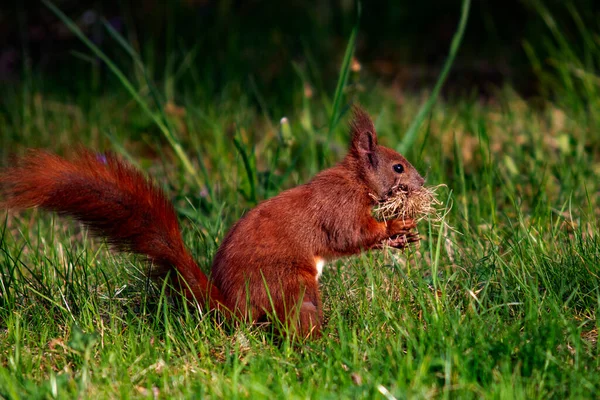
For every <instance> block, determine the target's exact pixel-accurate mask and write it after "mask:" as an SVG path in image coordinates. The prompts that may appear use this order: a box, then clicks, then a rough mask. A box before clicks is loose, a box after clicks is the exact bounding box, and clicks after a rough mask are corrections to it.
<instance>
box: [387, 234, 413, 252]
mask: <svg viewBox="0 0 600 400" xmlns="http://www.w3.org/2000/svg"><path fill="white" fill-rule="evenodd" d="M420 240H421V236H419V232H410V233H407V234H399V235H396V236H392V237H390V238H388V239H385V240H384V241H383V244H384V245H385V246H389V247H393V248H396V249H400V250H402V249H405V248H407V247H408V245H409V244H411V243H418V242H419V241H420Z"/></svg>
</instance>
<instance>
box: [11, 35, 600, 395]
mask: <svg viewBox="0 0 600 400" xmlns="http://www.w3.org/2000/svg"><path fill="white" fill-rule="evenodd" d="M563 56H564V57H563ZM577 60H578V59H577V55H576V54H574V53H572V52H565V50H564V48H563V47H560V46H559V47H557V48H556V49H555V57H554V59H553V64H551V65H552V66H553V67H547V66H545V65H544V64H543V63H542V64H540V66H539V67H540V68H542V69H543V72H544V74H546V75H544V76H545V77H547V78H548V79H545V80H544V82H545V83H544V84H545V85H546V86H545V88H546V90H547V91H548V92H546V93H547V98H545V99H543V102H542V103H543V104H542V105H543V107H540V106H539V105H540V101H536V102H535V103H528V102H526V101H524V100H522V99H520V98H519V97H518V96H517V95H516V94H515V92H514V91H513V90H511V89H510V88H509V87H507V88H504V89H502V90H498V92H497V94H496V96H495V101H494V102H489V103H484V102H481V101H479V100H477V99H472V98H468V97H467V98H459V99H447V100H444V101H440V102H438V104H437V105H436V106H435V107H434V108H433V110H432V112H431V115H430V117H429V119H428V120H426V121H425V125H424V126H422V127H421V128H420V130H419V135H417V136H416V139H415V142H414V144H413V145H412V146H411V147H410V149H409V151H408V152H407V153H406V154H405V155H406V156H407V158H408V159H409V160H410V161H411V162H412V163H413V164H414V165H415V166H416V167H417V168H418V169H419V170H420V171H421V172H422V173H423V174H424V175H426V176H427V182H428V183H429V184H438V183H445V184H447V185H448V188H449V190H448V191H447V192H446V193H444V194H443V196H444V197H443V198H444V200H446V199H448V202H449V203H451V204H452V208H451V209H450V210H449V212H448V215H447V221H448V223H449V224H450V225H451V226H453V227H454V228H455V231H451V230H441V231H440V229H439V228H437V227H430V226H428V224H427V223H426V222H423V223H421V226H420V232H421V233H422V235H423V236H424V237H425V240H423V241H422V243H421V246H420V248H418V249H412V250H411V251H409V252H407V253H400V252H388V253H367V254H363V255H361V256H360V257H353V258H348V259H342V260H339V261H337V262H334V263H331V264H330V265H329V266H328V267H327V268H326V270H325V273H324V275H323V277H322V279H321V287H322V291H323V297H324V308H325V316H326V321H325V326H324V335H323V338H322V339H319V340H317V341H314V342H307V343H294V342H291V343H290V342H288V341H286V340H283V341H281V340H278V339H277V338H274V337H273V336H271V335H270V334H269V332H267V331H265V330H264V329H260V328H257V327H250V326H241V327H239V328H237V329H232V328H230V327H227V326H224V325H221V324H220V323H219V321H217V320H215V319H214V318H213V317H212V316H211V315H202V314H201V313H199V312H198V311H197V310H194V309H191V308H189V309H186V308H182V307H178V306H176V305H175V304H174V302H173V300H172V299H170V298H168V297H165V296H164V294H162V289H163V288H161V287H156V286H154V285H152V284H150V283H149V282H147V280H146V279H145V278H144V269H145V267H144V265H143V263H141V262H140V260H138V259H137V258H135V257H130V256H124V255H114V254H113V253H111V252H109V251H108V250H107V246H106V245H105V244H104V243H103V242H102V241H99V240H94V239H92V238H90V237H89V236H88V234H87V231H86V230H85V229H82V228H81V227H80V226H78V225H77V224H76V223H73V222H72V221H69V220H65V219H61V218H58V217H56V216H52V215H50V214H45V213H41V212H39V211H27V212H23V213H18V214H17V213H10V214H7V215H6V216H5V214H4V213H3V214H1V216H2V218H3V221H5V222H4V223H3V224H1V225H0V228H1V230H0V238H1V240H0V397H6V398H80V397H83V398H120V397H125V398H127V397H132V398H153V397H158V398H171V397H175V398H181V397H200V396H204V397H214V398H238V397H244V398H249V397H250V398H340V397H343V398H363V397H366V398H431V397H434V398H456V397H458V398H480V397H485V398H510V399H512V398H528V399H529V398H540V399H546V398H565V397H571V398H592V397H594V396H597V395H598V390H600V357H599V356H600V344H599V343H598V340H597V338H598V329H599V328H600V322H599V321H598V317H597V310H598V308H599V306H600V268H599V265H600V237H599V234H598V223H597V219H598V216H599V213H600V208H599V203H598V199H597V198H598V196H597V193H598V191H599V190H600V181H599V180H598V178H597V176H598V173H599V172H600V153H599V152H598V151H599V149H600V146H599V145H600V137H598V135H597V133H596V131H595V130H594V128H595V127H596V126H597V121H598V120H599V119H598V117H600V112H599V111H598V110H597V109H594V108H591V107H589V106H590V104H597V101H598V99H599V98H600V97H597V91H596V90H592V88H594V86H593V82H595V80H594V78H595V79H596V80H597V79H598V77H597V76H592V75H593V68H592V67H590V64H589V63H583V62H582V63H581V65H585V66H587V67H589V68H587V69H586V74H585V82H584V83H582V82H580V83H578V84H573V85H572V86H569V82H572V81H573V80H572V78H573V77H570V76H569V75H568V74H567V73H566V72H565V71H572V69H569V68H568V65H576V66H577V65H580V64H578V63H577V62H576V61H577ZM119 62H120V65H119V67H120V68H122V70H127V66H128V64H127V61H125V60H119ZM561 65H562V67H561V68H557V67H556V66H561ZM290 68H292V66H291V65H290ZM553 68H556V69H557V71H555V70H554V69H553ZM577 71H579V70H577ZM297 72H298V79H297V81H294V82H290V83H289V87H288V88H287V90H288V91H289V92H290V93H291V95H290V97H292V98H293V99H294V106H293V108H282V107H281V106H280V105H278V104H276V103H267V102H264V101H260V93H258V92H257V91H253V90H252V89H251V88H246V87H240V86H236V85H232V86H229V87H225V88H224V89H223V90H222V91H221V93H220V95H219V96H215V98H211V99H206V98H205V97H204V96H203V95H202V93H203V88H204V86H203V85H204V83H203V81H202V80H196V79H195V78H194V70H193V68H191V67H190V68H189V69H188V70H185V71H183V72H182V73H181V75H178V82H179V83H178V84H177V85H175V86H174V87H171V88H169V89H168V90H167V89H166V88H165V89H164V91H160V90H159V89H156V88H149V87H148V86H147V85H150V83H149V82H148V81H146V80H144V79H140V80H138V81H135V82H137V83H136V84H139V87H136V88H135V90H136V91H137V93H139V99H135V100H132V97H131V95H130V94H128V93H126V92H125V91H124V90H118V89H110V90H106V91H105V92H104V93H102V94H98V93H97V92H95V91H87V90H85V89H82V91H81V92H77V93H61V92H57V91H55V90H47V89H46V88H45V86H44V85H45V82H44V80H43V77H36V76H31V77H30V78H29V81H28V82H27V84H26V85H23V86H20V87H4V88H3V91H2V93H3V94H4V96H3V97H4V98H3V113H1V114H0V131H1V132H2V139H1V140H2V142H1V143H2V145H1V146H0V148H1V149H2V150H1V153H0V156H1V159H2V163H3V164H7V163H9V155H10V154H19V153H22V152H23V151H24V149H25V148H26V147H44V148H48V149H52V150H54V151H57V152H59V153H62V154H68V152H69V151H71V150H72V147H73V145H74V144H76V143H82V144H84V145H87V146H89V147H92V148H94V149H98V150H106V149H113V150H114V151H117V152H120V153H121V154H122V155H123V156H124V157H127V158H130V159H131V160H132V161H134V162H135V163H136V164H137V165H138V166H139V167H140V168H142V169H143V170H144V171H146V172H147V173H148V174H149V175H151V176H152V177H154V178H155V179H156V180H157V181H158V182H159V183H160V184H161V185H163V186H164V187H165V189H166V190H167V192H168V193H169V196H170V197H171V198H172V199H173V201H174V203H175V204H176V208H177V211H178V212H179V214H180V217H181V221H182V227H183V231H184V238H185V241H186V243H187V244H188V246H189V247H190V249H191V251H192V253H193V254H194V256H195V257H196V259H197V260H198V262H199V264H200V265H201V267H202V268H203V269H204V270H205V271H208V269H209V268H210V261H211V259H212V256H213V255H214V253H215V251H216V248H217V246H218V244H219V241H220V240H221V238H223V236H224V234H225V232H226V230H227V228H228V227H229V226H230V225H231V224H232V223H233V222H234V221H235V220H236V219H237V218H239V217H240V216H241V215H242V214H243V213H244V211H246V210H247V209H249V208H251V207H252V206H254V205H255V204H256V202H257V201H261V200H263V199H266V198H268V197H271V196H273V195H275V194H277V193H278V192H280V191H281V190H283V189H284V188H288V187H292V186H294V185H296V184H298V183H301V182H305V181H306V180H307V179H309V178H310V176H312V175H313V174H315V173H316V172H317V171H318V170H319V169H321V168H322V167H324V166H329V165H332V164H333V163H334V162H335V161H336V160H339V159H340V158H341V157H342V156H343V154H344V152H345V148H346V145H347V139H348V138H347V131H346V124H345V120H347V118H348V116H347V115H346V116H343V117H342V122H341V123H339V124H337V126H336V127H335V131H336V134H335V135H330V132H329V130H330V127H332V119H331V114H330V112H329V111H330V110H328V109H327V107H325V106H324V104H332V103H333V102H332V101H331V100H330V99H329V98H328V96H329V95H330V93H326V92H325V91H323V92H318V91H317V89H316V88H313V89H314V90H313V93H312V95H309V93H308V92H307V91H306V90H305V89H306V85H311V83H312V82H311V80H310V78H308V76H309V74H305V73H304V71H303V70H302V67H301V66H297ZM553 73H554V74H555V75H552V74H553ZM132 75H133V73H132ZM351 75H352V76H350V77H349V78H348V82H349V86H348V87H347V88H346V96H347V98H354V99H356V100H358V101H360V103H362V104H363V105H364V106H365V107H366V108H367V110H368V111H369V112H370V113H371V114H372V115H373V117H374V119H375V121H376V127H377V130H378V133H379V136H380V141H381V142H382V143H383V144H385V145H387V146H389V147H396V146H398V145H399V144H400V143H401V141H402V138H403V132H405V131H406V130H407V128H408V127H409V125H410V124H411V121H412V119H413V116H414V115H416V114H417V112H418V110H419V108H420V106H421V104H423V102H424V100H423V99H422V98H420V97H416V96H406V98H405V99H404V102H403V103H402V104H400V103H399V102H398V99H397V96H396V94H395V93H394V92H393V91H392V90H390V89H389V88H387V87H386V86H385V85H383V84H380V83H378V82H377V81H376V80H375V79H374V78H373V77H370V76H369V75H368V74H365V73H362V74H356V73H352V74H351ZM551 76H554V79H550V78H549V77H551ZM169 78H172V76H166V77H164V78H163V80H164V81H165V82H167V81H169ZM128 79H129V78H128ZM131 79H132V82H133V81H134V80H133V78H131ZM85 84H86V83H85V82H84V83H82V87H84V88H85ZM91 84H92V83H91V82H90V85H91ZM157 87H158V86H157ZM165 87H166V85H165ZM364 88H369V89H368V90H365V89H364ZM315 91H317V92H315ZM167 92H168V93H167ZM565 93H570V94H571V95H570V96H563V94H565ZM553 94H559V95H560V97H557V100H554V101H553V100H551V99H552V96H553ZM337 97H338V96H336V98H337ZM257 98H258V100H257ZM157 99H166V100H161V101H160V102H158V101H157ZM140 101H141V102H143V103H144V104H147V105H148V107H149V109H148V110H146V111H144V109H143V107H140ZM257 102H258V103H259V104H260V106H258V107H257V106H256V103H257ZM338 108H339V105H338V106H335V110H336V112H337V111H338ZM339 109H340V110H343V107H342V108H339ZM283 116H286V117H287V118H288V121H289V123H287V124H284V125H283V126H282V125H281V124H280V122H279V121H280V119H281V118H282V117H283ZM157 120H158V121H160V124H157ZM165 132H166V133H165ZM167 134H172V135H176V136H174V137H176V141H177V143H178V144H179V145H180V148H181V149H182V150H183V151H184V152H185V157H186V158H187V159H189V165H187V164H186V162H185V161H184V158H182V153H181V152H180V151H178V150H177V148H176V147H174V146H173V142H172V141H171V140H170V138H169V136H168V135H167ZM190 168H191V169H192V170H193V173H190Z"/></svg>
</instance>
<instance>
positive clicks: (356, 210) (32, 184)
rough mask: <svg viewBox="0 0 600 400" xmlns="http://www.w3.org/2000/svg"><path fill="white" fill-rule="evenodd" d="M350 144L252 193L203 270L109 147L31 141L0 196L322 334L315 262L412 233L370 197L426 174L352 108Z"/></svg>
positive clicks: (211, 291)
mask: <svg viewBox="0 0 600 400" xmlns="http://www.w3.org/2000/svg"><path fill="white" fill-rule="evenodd" d="M351 134H352V139H351V143H350V148H349V151H348V154H347V155H346V156H345V158H344V159H343V160H342V161H341V162H339V163H338V164H337V165H335V166H334V167H332V168H329V169H326V170H324V171H321V172H320V173H319V174H317V175H316V176H315V177H314V178H313V179H312V180H311V181H309V182H308V183H306V184H303V185H300V186H297V187H294V188H292V189H289V190H286V191H283V192H282V193H280V194H279V195H277V196H275V197H273V198H271V199H269V200H266V201H264V202H262V203H260V204H259V205H258V206H256V207H255V208H253V209H252V210H250V211H249V212H247V213H246V214H245V215H244V216H243V217H242V218H241V219H240V220H239V221H238V222H237V223H235V224H234V225H233V227H232V228H231V229H230V231H229V232H228V233H227V235H226V236H225V239H224V240H223V242H222V244H221V245H220V247H219V249H218V251H217V253H216V255H215V258H214V261H213V264H212V270H211V277H210V279H209V278H208V277H207V276H206V275H205V274H204V273H203V272H202V271H201V269H200V268H199V266H198V265H197V264H196V262H195V261H194V259H193V257H192V256H191V254H190V253H189V252H188V251H187V249H186V247H185V245H184V243H183V240H182V237H181V231H180V228H179V224H178V222H177V218H176V214H175V211H174V209H173V206H172V204H171V203H170V202H169V200H168V199H167V198H166V196H165V194H164V193H163V192H162V191H161V190H160V189H159V188H158V187H157V186H156V185H154V184H153V183H152V182H151V181H149V180H148V179H147V178H145V177H144V175H142V173H141V172H139V171H138V170H136V169H135V168H134V167H133V166H131V165H130V164H128V163H126V162H124V161H122V160H120V159H118V158H117V157H115V156H114V155H112V154H106V155H98V154H96V153H93V152H91V151H88V150H81V151H79V152H78V154H77V156H76V157H75V158H74V159H72V160H67V159H64V158H62V157H59V156H57V155H54V154H51V153H48V152H45V151H42V150H29V151H28V153H27V154H26V155H25V156H23V157H22V158H21V159H18V160H17V162H16V164H15V165H14V166H11V167H8V168H6V169H4V170H3V171H2V172H0V195H1V197H0V201H1V202H0V207H2V208H9V209H23V208H29V207H41V208H44V209H47V210H51V211H56V212H58V213H59V214H64V215H69V216H72V217H74V218H75V219H77V220H79V221H81V222H83V223H84V224H85V225H87V226H88V227H90V228H91V229H92V231H93V232H95V233H96V234H98V235H99V236H102V237H105V238H106V239H107V240H108V241H109V242H110V243H111V244H112V245H114V247H116V248H117V249H119V250H122V251H130V252H134V253H138V254H141V255H144V256H145V257H147V259H148V260H149V261H150V262H151V263H152V264H153V267H154V268H153V270H152V272H151V273H152V275H153V277H155V278H159V279H160V278H164V277H165V276H167V273H168V272H169V271H170V270H172V269H173V268H174V269H175V270H176V271H177V272H178V274H171V275H177V278H176V282H174V283H176V284H178V288H179V289H180V290H181V291H182V292H183V293H184V294H185V296H186V297H187V298H188V299H190V300H195V301H197V302H199V304H200V305H201V306H202V305H207V306H208V307H209V308H210V309H216V310H220V311H221V312H223V313H224V314H225V315H227V316H229V317H231V316H235V317H238V318H241V319H243V320H249V321H254V322H257V321H264V320H269V319H271V320H272V318H273V317H276V318H277V319H278V320H279V321H281V322H282V323H283V325H284V327H286V328H287V329H289V331H291V332H294V333H298V334H300V335H302V336H303V337H308V336H313V337H314V336H319V335H320V330H321V320H322V311H321V299H320V294H319V286H318V279H319V275H320V274H321V271H322V268H323V264H324V263H325V262H327V261H330V260H332V259H335V258H337V257H340V256H348V255H352V254H358V253H359V252H361V251H363V250H369V249H378V248H382V247H383V246H384V245H386V244H387V245H390V246H393V247H397V248H404V247H406V246H407V245H408V243H409V242H414V241H417V240H418V234H416V233H415V232H414V231H413V228H415V221H413V220H389V221H384V222H380V221H377V220H376V219H375V218H373V216H372V214H371V210H372V207H373V206H374V205H375V202H376V200H374V198H375V199H385V198H386V197H387V196H390V195H392V194H393V192H394V191H395V190H398V189H399V188H401V189H403V190H415V189H418V188H420V187H421V186H422V185H423V183H424V179H423V178H422V177H421V176H420V175H419V173H418V172H417V171H416V169H415V168H414V167H413V166H412V165H411V164H410V163H409V162H408V161H407V160H406V159H405V158H404V157H403V156H401V155H400V154H398V153H397V152H395V151H393V150H391V149H389V148H386V147H383V146H380V145H378V144H377V135H376V132H375V128H374V125H373V122H372V121H371V119H370V118H369V116H368V115H367V113H366V112H364V111H363V110H361V109H359V108H355V109H354V118H353V122H352V124H351Z"/></svg>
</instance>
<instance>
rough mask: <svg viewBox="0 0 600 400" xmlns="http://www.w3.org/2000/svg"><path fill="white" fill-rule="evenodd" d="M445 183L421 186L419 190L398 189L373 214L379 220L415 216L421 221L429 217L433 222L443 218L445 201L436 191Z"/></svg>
mask: <svg viewBox="0 0 600 400" xmlns="http://www.w3.org/2000/svg"><path fill="white" fill-rule="evenodd" d="M442 186H445V185H437V186H429V187H425V186H423V187H421V188H420V189H418V190H413V191H410V192H408V191H404V190H398V191H397V192H396V193H395V194H394V195H392V196H390V197H389V198H388V199H386V200H383V201H378V204H377V205H376V206H375V207H374V208H373V215H374V216H375V218H376V219H378V220H379V221H387V220H391V219H407V218H413V219H415V220H416V221H420V220H422V219H424V218H429V219H430V220H432V221H433V222H441V221H442V220H443V216H444V214H443V211H444V210H443V208H442V205H443V203H442V202H441V201H440V200H439V199H438V198H437V197H436V191H437V190H438V189H439V188H440V187H442Z"/></svg>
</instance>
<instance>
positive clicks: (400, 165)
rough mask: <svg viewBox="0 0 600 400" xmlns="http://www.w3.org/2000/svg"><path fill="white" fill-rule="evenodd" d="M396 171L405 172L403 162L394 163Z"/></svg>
mask: <svg viewBox="0 0 600 400" xmlns="http://www.w3.org/2000/svg"><path fill="white" fill-rule="evenodd" d="M394 171H396V172H397V173H399V174H401V173H403V172H404V165H402V164H396V165H394Z"/></svg>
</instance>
